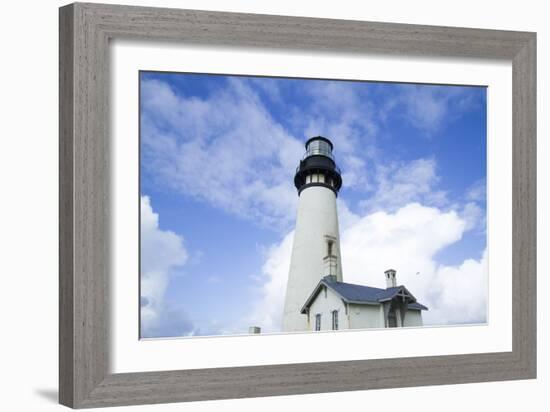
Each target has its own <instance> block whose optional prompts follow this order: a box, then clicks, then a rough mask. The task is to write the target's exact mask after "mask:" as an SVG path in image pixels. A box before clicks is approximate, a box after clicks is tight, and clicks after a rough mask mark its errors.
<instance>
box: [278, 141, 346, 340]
mask: <svg viewBox="0 0 550 412" xmlns="http://www.w3.org/2000/svg"><path fill="white" fill-rule="evenodd" d="M305 146H306V152H305V154H304V156H303V158H302V160H301V161H300V164H299V165H298V168H297V169H296V175H295V176H294V185H295V186H296V189H297V191H298V196H299V201H298V213H297V217H296V228H295V232H294V243H293V246H292V255H291V259H290V270H289V274H288V282H287V290H286V297H285V306H284V313H283V331H285V332H303V331H306V330H308V329H309V322H310V320H309V319H308V315H306V314H302V313H300V311H301V309H302V306H303V304H304V302H305V301H306V300H307V299H308V297H309V296H310V295H311V293H312V291H313V290H314V288H315V287H316V285H317V284H318V283H319V281H320V280H321V279H323V278H325V277H327V276H328V278H329V279H333V280H334V281H335V282H342V261H341V254H340V234H339V229H338V214H337V210H336V197H337V196H338V191H339V190H340V187H341V186H342V176H341V174H340V170H339V169H338V167H337V166H336V162H335V160H334V156H333V154H332V150H333V145H332V142H331V141H330V140H329V139H327V138H326V137H322V136H316V137H312V138H311V139H309V140H308V141H307V142H306V144H305Z"/></svg>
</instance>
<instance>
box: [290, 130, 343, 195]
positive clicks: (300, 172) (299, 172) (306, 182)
mask: <svg viewBox="0 0 550 412" xmlns="http://www.w3.org/2000/svg"><path fill="white" fill-rule="evenodd" d="M332 148H333V146H332V142H331V141H330V140H329V139H327V138H326V137H323V136H315V137H312V138H311V139H309V140H308V141H307V142H306V153H305V154H304V157H303V158H302V160H301V161H300V165H299V166H298V168H297V169H296V175H295V176H294V185H295V186H296V189H298V194H300V193H302V190H304V189H306V188H308V187H311V186H324V187H327V188H329V189H330V190H332V191H333V192H334V193H335V194H336V195H338V191H339V190H340V188H341V187H342V176H341V174H340V169H338V167H337V166H336V162H335V161H334V156H333V155H332Z"/></svg>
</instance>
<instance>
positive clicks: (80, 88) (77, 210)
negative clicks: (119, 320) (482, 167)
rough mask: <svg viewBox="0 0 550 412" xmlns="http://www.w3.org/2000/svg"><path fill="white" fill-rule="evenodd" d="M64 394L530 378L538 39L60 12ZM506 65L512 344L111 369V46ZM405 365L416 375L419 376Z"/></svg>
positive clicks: (163, 12) (204, 393)
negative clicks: (302, 360)
mask: <svg viewBox="0 0 550 412" xmlns="http://www.w3.org/2000/svg"><path fill="white" fill-rule="evenodd" d="M59 25H60V179H59V183H60V228H59V231H60V271H59V276H60V299H59V304H60V319H59V322H60V336H59V340H60V371H59V375H60V380H59V385H60V402H61V403H62V404H64V405H67V406H71V407H75V408H84V407H98V406H114V405H129V404H143V403H161V402H178V401H195V400H205V399H223V398H242V397H257V396H274V395H288V394H299V393H318V392H326V391H348V390H359V389H376V388H388V387H405V386H418V385H438V384H451V383H465V382H484V381H495V380H509V379H527V378H534V377H535V376H536V300H535V299H536V290H535V288H536V267H535V264H536V162H535V160H536V156H535V151H536V36H535V34H534V33H526V32H510V31H498V30H479V29H465V28H454V27H432V26H420V25H404V24H392V23H370V22H359V21H343V20H331V19H316V18H302V17H286V16H268V15H254V14H241V13H219V12H210V11H195V10H177V9H157V8H148V7H130V6H115V5H103V4H84V3H75V4H72V5H69V6H65V7H62V8H61V9H60V20H59ZM116 38H124V39H142V40H154V41H177V42H184V43H187V44H191V43H192V44H203V45H226V46H247V47H261V48H284V49H293V50H297V51H308V50H316V51H323V50H326V51H328V52H331V53H334V52H336V53H382V54H407V55H420V56H429V57H457V58H494V59H505V60H509V61H511V62H512V65H513V100H514V101H513V119H512V120H513V149H514V154H513V170H514V174H513V220H514V221H513V302H512V304H513V350H512V351H511V352H503V353H490V354H468V355H459V356H436V357H417V358H400V359H382V360H360V361H346V362H321V363H308V364H293V365H270V366H252V367H238V368H217V369H199V370H187V371H168V372H148V373H131V374H109V372H108V365H109V353H108V333H109V324H108V304H109V299H108V296H109V276H108V275H109V274H108V273H107V269H108V267H109V264H108V263H109V258H110V256H109V227H110V222H109V210H108V207H109V155H110V150H109V135H108V124H109V118H108V113H109V98H108V91H109V84H108V79H109V73H108V68H109V40H110V39H116ZM403 370H414V371H415V373H414V379H411V375H410V374H406V375H404V374H403Z"/></svg>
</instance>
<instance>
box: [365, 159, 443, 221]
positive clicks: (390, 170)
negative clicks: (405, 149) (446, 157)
mask: <svg viewBox="0 0 550 412" xmlns="http://www.w3.org/2000/svg"><path fill="white" fill-rule="evenodd" d="M436 167H437V164H436V161H435V160H434V159H424V158H420V159H415V160H412V161H409V162H389V163H387V164H378V165H377V166H376V173H375V177H374V180H375V185H376V190H375V192H374V194H373V195H372V196H371V197H370V198H369V199H366V200H363V201H362V202H360V206H361V207H362V208H363V209H364V210H369V211H373V210H379V209H382V210H387V211H394V210H396V209H398V208H399V207H401V206H403V205H406V204H407V203H411V202H421V203H423V204H427V205H443V204H445V203H446V201H447V199H446V193H445V192H444V191H441V190H437V189H436V186H437V183H438V182H439V176H438V175H437V172H436Z"/></svg>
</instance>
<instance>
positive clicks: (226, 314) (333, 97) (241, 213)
mask: <svg viewBox="0 0 550 412" xmlns="http://www.w3.org/2000/svg"><path fill="white" fill-rule="evenodd" d="M139 93H140V101H139V118H140V125H139V126H140V136H139V139H140V166H139V167H140V170H139V174H140V182H139V184H140V194H139V199H136V201H139V204H140V279H139V280H140V338H142V339H147V338H175V337H197V336H217V335H247V334H260V335H261V334H272V333H292V332H295V333H315V332H329V333H338V331H342V330H350V329H357V330H368V329H383V328H403V327H405V328H407V327H409V328H410V327H414V328H419V327H435V326H437V327H441V326H451V325H479V324H486V323H488V322H489V319H488V318H487V295H488V273H487V231H486V226H487V219H486V215H487V212H486V165H487V161H486V157H487V116H486V111H487V105H486V88H485V87H482V86H458V85H436V84H411V83H396V82H387V83H386V82H370V81H358V80H332V79H304V78H277V77H260V76H243V75H238V76H237V75H218V74H198V73H172V72H153V71H141V72H140V73H139Z"/></svg>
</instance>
